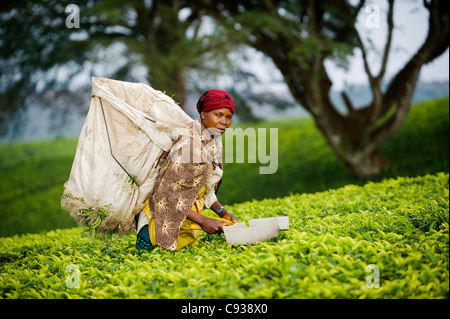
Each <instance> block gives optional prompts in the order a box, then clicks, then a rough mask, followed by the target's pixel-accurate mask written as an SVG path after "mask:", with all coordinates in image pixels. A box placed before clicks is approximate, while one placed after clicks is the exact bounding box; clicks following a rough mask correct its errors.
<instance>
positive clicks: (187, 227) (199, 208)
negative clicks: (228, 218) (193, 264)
mask: <svg viewBox="0 0 450 319" xmlns="http://www.w3.org/2000/svg"><path fill="white" fill-rule="evenodd" d="M204 193H205V187H202V189H201V190H200V192H199V193H198V195H197V198H196V199H195V202H194V205H192V207H191V209H192V210H193V211H194V212H198V213H199V214H201V213H202V212H203V207H204V206H205V201H204V199H203V195H204ZM148 204H149V203H148V199H147V200H146V201H145V206H144V208H143V211H144V213H145V215H146V216H147V218H148V233H149V235H150V241H151V243H152V245H156V236H155V219H154V218H153V216H152V213H151V212H150V207H149V205H148ZM192 224H195V223H194V222H193V221H191V220H189V219H187V218H186V219H185V220H184V222H183V224H182V225H181V228H180V234H179V235H178V243H177V248H176V250H177V251H178V250H180V249H181V248H183V247H186V246H188V245H189V246H191V245H197V244H198V240H199V238H200V230H198V229H192V228H191V226H192Z"/></svg>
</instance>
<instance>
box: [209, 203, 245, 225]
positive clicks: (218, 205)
mask: <svg viewBox="0 0 450 319" xmlns="http://www.w3.org/2000/svg"><path fill="white" fill-rule="evenodd" d="M219 208H222V209H221V210H220V212H218V210H219ZM210 209H212V210H213V211H214V212H215V213H216V214H217V215H219V217H220V218H224V219H228V220H231V221H232V222H233V223H237V222H238V220H237V219H236V217H234V216H233V215H232V214H230V213H229V212H228V211H227V210H226V209H225V207H223V206H222V204H221V203H219V202H218V201H215V202H214V203H213V204H212V205H211V207H210Z"/></svg>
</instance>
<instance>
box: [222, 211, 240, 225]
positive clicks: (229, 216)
mask: <svg viewBox="0 0 450 319" xmlns="http://www.w3.org/2000/svg"><path fill="white" fill-rule="evenodd" d="M219 216H220V218H223V219H228V220H231V221H232V222H233V223H235V224H236V223H238V220H237V219H236V217H234V216H233V214H230V213H229V212H228V211H227V210H226V209H225V208H222V210H221V211H220V215H219Z"/></svg>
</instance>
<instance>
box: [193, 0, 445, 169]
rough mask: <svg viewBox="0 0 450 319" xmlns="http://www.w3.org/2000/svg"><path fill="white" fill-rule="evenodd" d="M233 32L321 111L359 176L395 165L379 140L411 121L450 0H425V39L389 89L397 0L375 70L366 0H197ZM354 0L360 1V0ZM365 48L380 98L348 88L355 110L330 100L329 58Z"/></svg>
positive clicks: (439, 49)
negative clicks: (360, 98)
mask: <svg viewBox="0 0 450 319" xmlns="http://www.w3.org/2000/svg"><path fill="white" fill-rule="evenodd" d="M193 2H194V3H195V5H196V7H197V8H198V9H203V10H205V11H207V12H208V14H210V15H211V16H213V17H214V18H215V19H216V21H218V22H219V23H220V24H221V25H222V26H223V28H224V30H227V31H228V32H226V33H227V35H228V39H227V40H228V41H235V42H238V43H243V44H246V45H249V46H252V47H254V48H255V49H257V50H259V51H261V52H263V53H264V54H266V55H267V56H268V57H270V58H271V59H272V60H273V62H274V63H275V65H276V66H277V68H278V69H279V70H280V71H281V73H282V74H283V76H284V80H285V82H286V83H287V85H288V87H289V89H290V92H291V93H292V95H293V96H294V98H295V99H296V100H297V101H298V102H299V103H300V104H301V105H302V106H303V107H304V108H305V109H306V110H307V111H309V113H310V114H311V115H312V116H313V118H314V120H315V122H316V125H317V127H318V128H319V129H320V131H321V132H322V133H323V135H324V136H325V138H326V139H327V141H328V143H329V145H330V146H331V147H332V149H333V150H334V152H335V154H336V155H337V156H338V157H339V158H340V159H341V160H343V161H344V162H345V163H346V164H347V166H348V167H349V168H350V169H351V170H352V171H353V172H354V173H355V174H356V175H358V176H360V177H364V176H369V175H373V174H377V173H379V172H380V170H381V169H382V168H383V167H386V166H388V165H389V161H388V160H387V159H386V158H384V157H383V156H382V155H381V154H380V152H379V147H380V145H382V143H384V142H385V141H386V140H388V139H389V138H390V137H392V136H393V135H394V134H395V133H396V132H397V131H398V130H399V128H400V127H401V126H402V125H403V123H404V122H405V119H406V117H407V114H408V112H409V109H410V105H411V99H412V95H413V92H414V88H415V85H416V83H417V79H418V76H419V72H420V69H421V68H422V66H423V65H424V64H426V63H428V62H430V61H432V60H434V59H435V58H436V57H438V56H439V55H441V54H442V53H443V52H445V50H446V49H447V48H448V46H449V2H448V1H444V0H431V1H427V0H424V1H423V5H424V7H425V8H426V9H427V10H428V12H429V21H428V33H427V37H426V40H425V42H424V43H423V45H422V46H421V47H420V48H419V49H418V50H417V52H416V53H415V54H414V55H413V56H412V57H411V58H410V60H409V61H408V62H407V63H406V64H405V65H404V66H403V68H401V69H400V70H399V71H398V73H397V74H396V75H395V76H394V77H393V79H392V80H390V82H389V84H388V86H387V89H385V90H384V91H383V90H382V86H381V85H382V82H383V80H386V79H385V75H386V66H387V62H388V59H389V54H390V52H391V47H392V33H393V29H394V19H393V10H394V0H388V6H389V9H388V13H387V21H386V22H387V25H388V32H387V39H386V44H385V47H384V52H383V54H382V56H381V67H380V70H379V71H378V73H376V74H375V73H374V70H373V69H372V68H371V65H370V63H369V62H368V58H367V48H366V47H365V45H364V43H363V41H362V39H361V36H360V34H359V32H358V30H357V29H356V27H355V25H356V18H357V16H358V14H359V12H360V10H361V9H362V8H364V7H365V5H366V2H365V1H364V0H361V1H359V2H358V3H356V4H351V3H350V1H345V0H321V1H316V0H303V1H297V0H284V1H282V0H264V1H252V0H242V1H226V0H223V1H221V0H194V1H193ZM353 3H354V2H353ZM355 48H358V49H359V50H361V52H362V56H363V59H364V68H365V71H366V73H367V76H368V78H369V83H370V88H371V90H372V94H373V100H372V102H371V103H370V104H369V105H366V106H354V105H353V103H352V102H351V100H350V98H349V97H348V96H347V94H346V93H345V92H343V94H342V95H343V98H344V101H345V104H346V106H347V112H345V114H342V113H341V112H339V111H338V109H337V108H336V107H335V105H333V103H332V102H331V100H330V89H331V86H332V82H331V80H330V77H329V75H328V74H327V71H326V68H325V61H326V59H329V58H338V59H342V58H343V60H345V57H346V56H348V55H350V54H351V53H352V52H353V50H354V49H355Z"/></svg>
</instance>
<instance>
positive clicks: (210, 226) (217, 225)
mask: <svg viewBox="0 0 450 319" xmlns="http://www.w3.org/2000/svg"><path fill="white" fill-rule="evenodd" d="M203 217H204V218H202V220H201V222H200V223H199V225H200V226H201V227H202V229H203V230H204V231H205V232H207V233H208V234H220V233H223V227H224V226H227V225H228V223H227V222H225V221H219V220H217V219H212V218H208V217H205V216H203Z"/></svg>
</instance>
